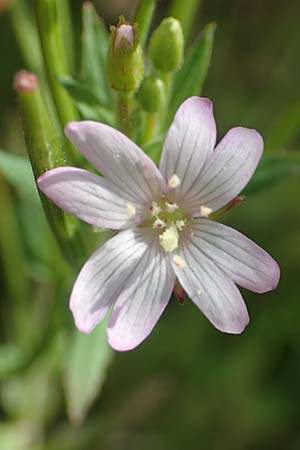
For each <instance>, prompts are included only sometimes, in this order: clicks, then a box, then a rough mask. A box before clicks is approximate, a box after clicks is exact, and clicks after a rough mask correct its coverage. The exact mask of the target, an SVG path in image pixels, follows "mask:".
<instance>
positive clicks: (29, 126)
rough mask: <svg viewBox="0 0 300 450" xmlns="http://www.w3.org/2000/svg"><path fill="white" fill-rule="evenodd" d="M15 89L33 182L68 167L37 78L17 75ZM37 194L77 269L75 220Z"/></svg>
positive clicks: (78, 250)
mask: <svg viewBox="0 0 300 450" xmlns="http://www.w3.org/2000/svg"><path fill="white" fill-rule="evenodd" d="M14 88H15V90H16V92H17V95H18V100H19V105H20V109H21V115H22V125H23V130H24V136H25V141H26V145H27V149H28V155H29V159H30V162H31V166H32V169H33V173H34V176H35V179H37V178H38V177H39V176H40V175H41V174H43V173H44V172H46V171H47V170H49V169H52V168H55V167H59V166H63V165H68V164H69V161H68V154H67V152H65V148H64V146H63V145H62V141H61V139H60V136H58V135H57V131H56V129H55V128H54V126H53V124H52V122H51V119H50V116H49V114H48V110H47V107H46V104H45V101H44V98H43V95H42V92H41V89H40V86H39V80H38V78H37V77H36V75H35V74H33V73H30V72H26V71H22V72H19V73H18V74H17V75H16V77H15V81H14ZM39 193H40V197H41V201H42V205H43V208H44V211H45V213H46V216H47V219H48V222H49V224H50V226H51V228H52V230H53V232H54V235H55V237H56V239H57V241H58V243H59V245H60V248H61V249H62V252H63V255H64V256H66V257H67V258H68V260H69V262H71V264H72V265H74V266H75V267H76V268H77V267H79V266H80V264H81V263H82V257H83V255H84V254H83V251H84V250H83V247H82V243H81V238H80V235H79V232H80V229H79V227H80V224H79V221H78V219H77V218H76V217H73V216H70V215H68V214H67V213H65V212H63V211H62V210H61V209H59V208H57V206H55V205H54V204H53V203H52V202H51V200H49V199H48V198H46V197H45V196H44V195H43V194H42V193H41V192H39Z"/></svg>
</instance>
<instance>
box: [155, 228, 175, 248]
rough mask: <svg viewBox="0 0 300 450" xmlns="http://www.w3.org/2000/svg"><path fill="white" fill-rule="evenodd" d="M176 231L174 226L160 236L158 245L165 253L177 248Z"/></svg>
mask: <svg viewBox="0 0 300 450" xmlns="http://www.w3.org/2000/svg"><path fill="white" fill-rule="evenodd" d="M178 239H179V236H178V231H177V229H176V227H175V226H174V225H171V226H169V227H168V228H167V229H166V230H165V231H164V232H163V233H162V234H161V235H160V236H159V240H160V245H161V246H162V248H163V249H164V250H165V251H166V252H172V251H173V250H175V248H177V247H178Z"/></svg>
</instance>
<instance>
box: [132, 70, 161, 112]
mask: <svg viewBox="0 0 300 450" xmlns="http://www.w3.org/2000/svg"><path fill="white" fill-rule="evenodd" d="M165 96H166V94H165V86H164V83H163V81H162V80H161V79H160V78H159V77H157V76H156V75H150V76H149V77H147V78H145V79H144V80H143V82H142V85H141V87H140V90H139V93H138V98H139V101H140V103H141V106H142V108H143V109H144V110H145V111H147V112H148V113H150V114H155V113H157V112H159V111H160V110H161V108H162V106H163V104H164V102H165Z"/></svg>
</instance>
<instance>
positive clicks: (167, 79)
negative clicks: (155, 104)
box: [159, 73, 173, 131]
mask: <svg viewBox="0 0 300 450" xmlns="http://www.w3.org/2000/svg"><path fill="white" fill-rule="evenodd" d="M160 77H161V79H162V81H163V83H164V87H165V101H164V103H163V104H162V107H161V110H160V112H159V123H160V131H163V129H164V121H165V118H166V116H167V112H168V105H169V100H170V94H171V88H172V79H173V73H160Z"/></svg>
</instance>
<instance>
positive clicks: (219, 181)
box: [184, 127, 263, 216]
mask: <svg viewBox="0 0 300 450" xmlns="http://www.w3.org/2000/svg"><path fill="white" fill-rule="evenodd" d="M262 152H263V140H262V137H261V136H260V134H259V133H258V132H257V131H255V130H251V129H249V128H242V127H239V128H232V129H231V130H229V131H228V133H227V134H226V135H225V137H224V138H223V139H222V141H221V142H220V143H219V144H218V146H217V147H216V149H215V151H214V152H213V153H212V155H211V156H210V158H209V159H208V160H207V162H206V164H205V166H204V168H203V170H202V173H201V176H200V177H199V179H198V180H196V182H194V183H193V185H192V186H191V188H190V189H189V191H188V192H187V193H186V195H185V198H184V204H185V205H186V208H188V209H189V210H190V211H192V212H193V213H194V214H195V215H198V216H200V215H201V214H200V213H199V208H200V207H201V206H205V207H208V208H210V209H211V210H212V211H216V210H218V209H220V208H222V206H224V205H226V204H227V203H228V202H229V201H230V200H232V199H233V198H234V197H236V196H237V195H238V194H239V193H240V192H241V191H242V189H243V188H244V187H245V186H246V184H247V183H248V181H249V180H250V178H251V177H252V175H253V173H254V171H255V169H256V167H257V165H258V163H259V160H260V158H261V156H262Z"/></svg>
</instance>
